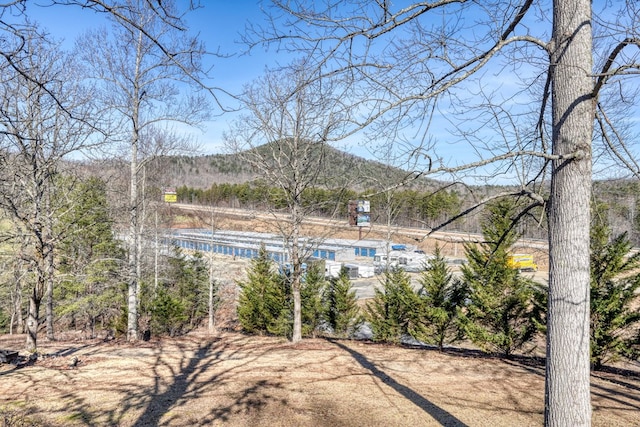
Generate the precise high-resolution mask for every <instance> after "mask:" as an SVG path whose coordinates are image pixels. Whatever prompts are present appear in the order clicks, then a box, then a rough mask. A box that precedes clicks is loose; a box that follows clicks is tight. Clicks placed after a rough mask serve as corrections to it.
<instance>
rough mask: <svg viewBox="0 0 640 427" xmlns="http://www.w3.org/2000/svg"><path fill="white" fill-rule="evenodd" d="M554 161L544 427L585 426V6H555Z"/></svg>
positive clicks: (588, 124) (588, 89) (588, 90)
mask: <svg viewBox="0 0 640 427" xmlns="http://www.w3.org/2000/svg"><path fill="white" fill-rule="evenodd" d="M553 21H554V22H553V39H552V42H551V45H550V47H551V73H552V79H553V80H552V82H553V85H552V97H553V151H554V154H556V155H560V156H570V157H571V156H573V157H572V158H569V159H560V160H556V161H554V164H553V171H552V177H551V194H550V199H549V200H550V202H549V206H548V219H549V307H548V314H547V316H548V317H547V366H546V371H547V372H546V386H545V425H547V426H572V427H576V426H588V425H590V424H591V400H590V389H589V387H590V386H589V380H590V365H589V287H590V280H589V231H590V196H591V178H592V177H591V141H592V135H593V120H594V106H593V99H592V98H593V97H592V91H593V80H592V77H591V73H592V34H591V0H555V1H554V16H553Z"/></svg>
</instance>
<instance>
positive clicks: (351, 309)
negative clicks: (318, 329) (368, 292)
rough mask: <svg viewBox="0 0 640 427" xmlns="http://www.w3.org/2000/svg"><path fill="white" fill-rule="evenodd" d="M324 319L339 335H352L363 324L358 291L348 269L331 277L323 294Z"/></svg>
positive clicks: (343, 268)
mask: <svg viewBox="0 0 640 427" xmlns="http://www.w3.org/2000/svg"><path fill="white" fill-rule="evenodd" d="M323 300H324V302H323V304H324V319H325V321H326V322H327V324H328V325H329V326H330V327H331V329H332V330H333V333H334V334H335V335H336V336H338V337H348V336H351V335H352V334H353V333H354V332H355V331H356V330H357V329H358V328H359V327H360V325H361V324H362V322H363V321H364V319H363V318H362V315H361V314H360V307H359V306H358V299H357V297H356V292H355V290H353V289H352V288H351V280H350V279H349V274H348V272H347V269H346V268H345V267H344V266H343V267H342V269H340V275H339V276H338V277H337V278H334V279H331V281H330V282H329V286H327V288H326V289H325V292H324V295H323Z"/></svg>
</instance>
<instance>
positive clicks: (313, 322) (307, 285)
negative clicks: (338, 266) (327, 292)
mask: <svg viewBox="0 0 640 427" xmlns="http://www.w3.org/2000/svg"><path fill="white" fill-rule="evenodd" d="M326 286H327V281H326V280H325V278H324V270H323V269H322V268H321V264H318V263H312V264H310V265H309V266H308V267H307V271H306V274H305V275H304V278H303V282H302V286H301V287H300V298H301V305H302V307H301V309H302V313H301V316H302V335H303V336H311V335H315V332H316V331H317V330H318V328H319V326H320V323H321V321H322V292H323V290H324V288H325V287H326Z"/></svg>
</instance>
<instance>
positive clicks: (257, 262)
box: [237, 246, 290, 335]
mask: <svg viewBox="0 0 640 427" xmlns="http://www.w3.org/2000/svg"><path fill="white" fill-rule="evenodd" d="M272 266H273V263H272V262H271V260H270V259H269V255H268V253H267V251H266V249H265V248H264V246H262V247H261V248H260V250H259V252H258V257H256V258H254V259H252V260H251V265H250V267H249V270H248V272H247V276H248V277H247V279H246V281H239V282H238V286H240V297H239V301H238V309H237V311H238V320H239V322H240V325H241V326H242V328H243V329H244V330H245V331H247V332H251V333H270V334H278V335H285V334H287V332H288V330H289V329H290V314H289V313H290V310H289V303H288V299H289V298H288V294H287V286H286V281H285V280H283V277H282V276H280V275H278V274H277V273H276V272H275V271H274V270H273V268H272Z"/></svg>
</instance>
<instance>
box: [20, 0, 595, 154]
mask: <svg viewBox="0 0 640 427" xmlns="http://www.w3.org/2000/svg"><path fill="white" fill-rule="evenodd" d="M40 1H42V2H47V0H40ZM180 1H182V0H178V2H180ZM595 3H598V2H595ZM37 4H38V1H37V0H35V1H33V2H28V5H27V14H28V15H29V16H30V18H31V19H33V20H35V21H38V22H39V23H41V24H42V26H44V27H45V28H47V29H48V30H49V31H50V32H51V33H52V34H53V35H54V36H55V37H57V38H64V39H66V41H67V42H68V47H71V46H72V43H73V41H74V39H75V38H76V37H77V36H78V35H79V34H81V33H82V32H83V31H85V30H86V29H89V28H91V27H93V26H97V25H102V24H106V20H105V18H104V15H97V14H95V13H93V12H91V11H89V10H83V9H80V8H78V7H69V6H62V7H61V6H57V7H51V8H42V7H38V6H37ZM202 4H204V7H203V8H202V9H199V10H197V11H195V12H193V13H190V14H189V15H188V16H187V24H188V25H189V27H190V28H191V31H192V32H193V33H194V34H200V37H201V39H202V41H204V42H205V44H206V46H207V48H208V50H209V51H216V50H218V49H219V50H220V51H221V52H222V53H226V54H230V55H233V54H235V56H233V57H231V58H227V59H222V58H215V59H213V65H214V68H213V70H212V71H211V76H212V78H213V80H212V81H211V82H209V84H210V85H212V86H217V87H221V88H223V89H225V90H227V91H229V92H232V93H237V92H239V91H240V90H241V88H242V86H243V85H244V84H246V83H249V82H250V81H251V80H253V79H255V78H257V77H259V76H260V75H261V74H263V72H264V70H265V66H267V65H274V64H275V63H277V62H279V63H281V64H286V63H287V62H289V59H290V58H287V57H285V56H283V55H282V54H278V53H277V52H276V51H275V50H273V49H271V50H270V51H269V52H265V51H264V50H263V49H256V50H254V51H253V52H252V54H251V55H250V56H242V55H240V52H242V50H243V49H244V48H245V47H244V46H243V45H241V44H239V43H237V42H238V41H239V38H240V33H241V32H243V30H244V28H245V24H246V23H247V22H249V21H250V22H254V23H261V22H263V20H264V15H263V13H262V11H261V10H260V4H259V2H258V0H233V1H229V0H203V1H202ZM600 7H602V6H600ZM469 19H472V18H471V17H469ZM543 21H544V20H543ZM535 24H536V25H540V24H542V25H546V24H545V23H544V22H542V23H539V22H536V23H535ZM496 67H498V69H499V67H500V64H496ZM523 70H525V71H524V72H526V68H519V71H520V72H523ZM502 71H504V70H502ZM484 73H486V76H485V79H483V85H485V84H486V86H485V87H483V89H487V90H489V91H492V90H499V92H500V93H501V94H504V95H505V96H512V95H515V93H516V92H515V91H516V90H517V88H515V87H513V85H512V84H511V83H513V81H512V80H511V79H512V78H513V76H512V75H509V73H508V72H505V73H502V72H498V71H496V68H488V69H486V70H485V71H484ZM464 90H465V89H464V88H462V89H461V91H464ZM516 100H517V98H513V100H512V101H516ZM519 102H520V106H518V105H516V104H512V105H513V108H514V109H516V111H517V109H519V108H521V107H522V106H523V105H524V106H526V105H527V104H528V103H529V102H530V101H528V100H527V99H524V100H520V101H519ZM440 107H441V108H442V109H439V110H438V111H437V112H436V115H435V120H436V122H434V123H433V125H432V126H431V128H430V136H432V137H433V138H435V139H436V140H437V143H438V149H439V152H440V153H439V154H441V155H442V158H443V159H444V160H445V161H448V162H450V163H451V164H460V163H465V162H466V161H467V160H469V159H470V158H474V159H477V156H476V155H475V154H477V153H474V147H473V146H468V145H467V146H462V145H461V144H460V143H459V138H456V137H455V136H454V135H452V133H451V130H452V129H455V123H451V122H450V121H448V120H447V118H452V117H454V118H456V119H460V120H463V126H466V125H469V126H470V128H471V129H473V128H474V127H475V126H476V122H477V118H474V117H473V115H470V116H466V117H465V116H464V115H463V116H460V117H458V115H457V114H456V113H454V112H452V111H448V109H447V105H446V103H445V104H443V105H441V106H440ZM216 112H217V111H216ZM233 118H234V115H233V114H224V115H222V116H219V117H216V118H215V119H214V120H212V121H210V122H208V123H206V124H205V126H206V131H205V132H204V133H202V132H200V131H198V130H194V131H193V132H192V135H193V136H194V138H196V140H197V141H198V142H199V144H200V145H201V147H202V151H201V153H202V154H214V153H220V152H223V148H224V142H223V137H222V135H223V132H224V131H226V130H227V129H228V128H229V126H228V122H229V121H231V120H233ZM464 120H466V122H464ZM520 130H526V128H525V129H520ZM474 135H475V136H476V137H478V138H482V139H483V140H485V141H493V139H494V138H495V142H493V143H494V144H496V146H501V145H502V146H503V145H504V143H505V142H504V140H502V137H501V134H500V133H499V132H497V133H496V132H495V129H489V128H487V127H485V128H483V129H478V130H474ZM509 136H510V137H511V135H509ZM410 138H411V137H410ZM365 141H366V140H365V139H364V138H363V137H360V136H355V137H352V138H350V139H348V140H347V141H346V142H344V143H342V144H339V145H338V148H340V149H344V150H346V151H349V152H351V153H353V154H356V155H359V156H362V157H368V158H371V157H372V155H371V154H370V153H368V151H367V148H366V147H365V144H364V142H365ZM367 143H369V142H367ZM345 147H346V148H345Z"/></svg>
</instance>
